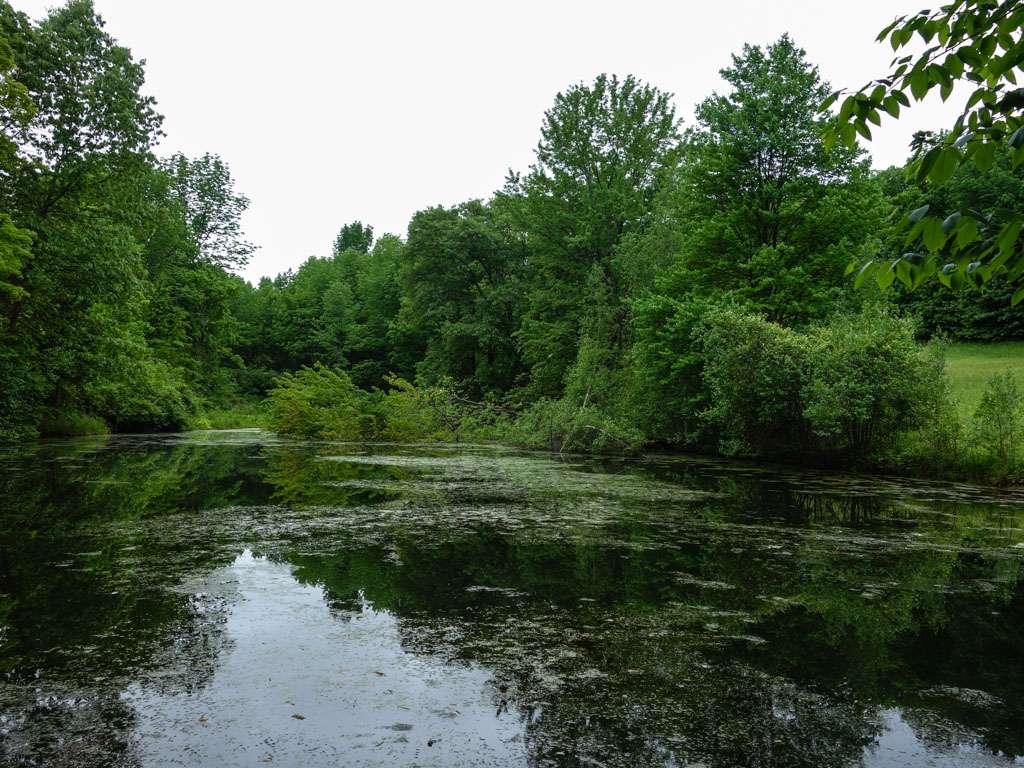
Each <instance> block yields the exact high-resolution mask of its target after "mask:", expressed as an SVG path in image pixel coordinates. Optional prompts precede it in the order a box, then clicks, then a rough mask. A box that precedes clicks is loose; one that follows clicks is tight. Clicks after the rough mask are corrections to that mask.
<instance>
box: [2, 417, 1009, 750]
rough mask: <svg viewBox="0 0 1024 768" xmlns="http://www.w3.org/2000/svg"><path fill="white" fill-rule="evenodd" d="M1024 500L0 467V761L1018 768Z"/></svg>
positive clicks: (302, 458) (461, 468)
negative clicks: (1001, 767)
mask: <svg viewBox="0 0 1024 768" xmlns="http://www.w3.org/2000/svg"><path fill="white" fill-rule="evenodd" d="M1022 565H1024V495H1020V494H1013V493H999V492H995V491H989V490H984V489H978V488H973V487H969V486H957V485H951V484H936V483H924V482H896V481H893V480H882V479H870V478H856V477H844V476H829V475H824V474H802V473H798V472H794V471H787V470H779V469H771V468H764V467H761V468H758V467H753V466H746V465H740V464H730V463H721V462H712V461H704V460H697V459H687V458H679V457H649V458H647V459H643V460H628V461H627V460H619V461H610V460H597V459H584V458H579V457H566V456H561V457H559V456H551V455H546V454H530V453H522V452H516V451H511V450H508V449H501V448H493V447H481V446H394V445H391V446H386V445H376V446H360V445H346V444H329V443H293V442H287V441H281V440H277V439H275V438H273V437H271V436H268V435H266V434H263V433H259V432H246V431H237V432H220V433H198V434H194V435H185V436H167V437H109V438H98V439H88V440H74V441H60V442H47V443H40V444H37V445H32V446H18V447H16V448H8V449H4V450H3V451H0V764H4V765H14V766H22V765H24V766H35V765H47V766H84V767H85V768H90V767H91V766H217V767H218V768H219V767H220V766H258V765H286V766H339V765H359V766H449V765H457V766H463V765H465V766H516V765H522V766H597V767H598V768H600V767H601V766H607V767H611V766H705V767H707V766H723V767H725V766H815V767H820V766H859V765H864V766H872V767H875V766H885V767H889V766H893V767H894V766H968V767H971V766H1005V765H1024V571H1022Z"/></svg>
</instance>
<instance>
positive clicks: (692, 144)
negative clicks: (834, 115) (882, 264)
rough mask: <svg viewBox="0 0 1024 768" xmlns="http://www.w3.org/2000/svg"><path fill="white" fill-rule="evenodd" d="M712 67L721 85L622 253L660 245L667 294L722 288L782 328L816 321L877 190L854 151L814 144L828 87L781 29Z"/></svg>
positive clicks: (870, 225) (880, 211)
mask: <svg viewBox="0 0 1024 768" xmlns="http://www.w3.org/2000/svg"><path fill="white" fill-rule="evenodd" d="M721 74H722V78H723V79H724V80H725V81H726V82H727V83H728V84H729V85H730V90H729V91H728V92H727V93H721V94H720V93H715V94H712V95H711V96H710V97H708V98H707V99H705V100H704V101H703V102H701V103H700V104H699V105H698V107H697V110H696V117H697V124H696V126H695V127H694V128H692V129H690V130H689V131H687V133H686V137H685V142H686V145H685V155H684V161H683V163H682V165H681V168H680V170H679V172H678V173H677V175H676V178H675V180H674V183H673V185H672V186H671V187H670V188H669V189H668V190H667V191H666V193H665V194H664V195H663V197H662V199H661V200H660V201H659V206H658V214H657V215H656V216H655V217H654V219H655V222H654V223H653V224H652V226H651V227H650V228H649V229H650V234H649V236H648V237H647V238H646V239H645V240H640V241H638V242H636V243H633V244H631V245H632V249H633V250H634V251H636V250H639V251H640V254H639V255H637V254H636V253H634V254H633V256H634V258H639V257H641V256H642V257H643V258H644V259H645V260H646V262H645V263H650V260H651V259H652V258H654V257H653V256H652V255H651V254H650V253H645V251H647V250H653V251H655V252H658V251H662V252H663V254H664V255H663V256H662V257H660V258H657V259H654V263H657V264H658V265H659V266H660V267H661V268H662V269H666V268H668V271H669V273H670V275H671V277H670V279H667V278H663V282H666V283H668V282H673V283H674V285H672V286H671V292H673V293H675V294H685V293H694V292H697V293H704V294H708V293H722V292H729V293H732V294H734V295H736V296H737V297H739V298H741V299H742V300H744V301H745V302H748V303H750V304H752V305H753V306H754V307H755V308H756V309H758V310H760V311H762V312H764V313H766V314H767V315H768V316H769V317H770V318H771V319H773V320H777V321H780V322H784V323H787V324H800V323H803V322H806V321H808V320H810V319H813V318H819V317H822V316H823V315H824V314H826V313H827V312H829V311H831V309H832V308H833V306H834V303H835V302H836V301H837V300H838V298H839V296H840V294H841V293H842V292H843V287H844V286H843V283H844V281H843V271H844V269H845V267H846V266H847V264H848V263H849V261H850V259H851V258H853V256H854V255H859V254H860V253H861V249H863V248H864V247H868V248H870V247H871V246H872V243H873V242H875V233H876V232H877V231H878V229H879V228H880V226H881V222H882V221H883V220H884V217H885V215H886V213H887V211H888V209H887V207H886V204H885V201H884V200H883V198H882V195H881V190H880V188H879V187H878V185H877V184H876V183H875V182H874V181H873V179H872V177H871V173H870V170H869V168H868V165H867V162H866V161H865V160H863V159H860V158H861V155H862V153H860V152H859V151H857V150H856V149H847V148H845V147H838V148H832V149H827V148H826V147H825V146H824V142H823V140H822V138H821V131H822V129H823V126H824V123H825V121H824V119H823V118H821V117H820V116H819V115H818V114H817V108H818V104H819V103H820V101H821V99H822V98H824V96H825V95H826V94H827V93H828V84H827V83H824V82H822V80H821V77H820V75H819V73H818V69H817V67H815V66H813V65H811V64H810V63H808V61H807V59H806V55H805V53H804V51H803V50H802V49H800V48H798V47H797V46H796V45H795V44H794V43H793V41H792V40H791V39H790V38H789V37H788V36H787V35H784V36H783V37H782V38H780V39H779V40H778V41H777V42H775V43H773V44H771V45H769V46H767V47H766V48H762V47H759V46H750V45H746V46H744V47H743V50H742V52H741V53H740V54H738V55H735V56H733V60H732V65H731V66H729V67H726V68H725V69H723V70H722V71H721ZM666 228H668V229H669V230H671V231H670V233H669V235H670V236H669V237H666V236H665V234H666V233H665V230H666ZM666 249H668V253H664V251H665V250H666ZM667 287H668V286H667V285H666V288H667Z"/></svg>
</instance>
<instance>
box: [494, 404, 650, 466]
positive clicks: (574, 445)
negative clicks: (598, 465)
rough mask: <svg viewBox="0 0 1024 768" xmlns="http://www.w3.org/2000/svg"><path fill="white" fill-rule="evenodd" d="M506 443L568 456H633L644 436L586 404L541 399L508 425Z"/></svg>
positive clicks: (630, 426)
mask: <svg viewBox="0 0 1024 768" xmlns="http://www.w3.org/2000/svg"><path fill="white" fill-rule="evenodd" d="M504 437H505V439H507V440H509V441H511V442H513V443H516V444H517V445H522V446H525V447H527V448H536V449H539V450H550V451H558V452H563V451H566V452H569V453H635V452H636V451H638V450H639V449H640V447H641V446H642V445H643V442H644V436H643V434H642V433H641V432H640V431H639V430H637V429H636V428H635V427H633V426H632V425H630V424H626V423H624V422H623V421H622V420H621V419H616V418H615V417H613V416H611V415H609V414H607V413H605V412H604V411H602V410H600V409H599V408H596V407H594V406H591V405H589V404H583V405H576V404H575V403H573V402H571V401H569V400H567V399H562V400H550V399H547V398H544V399H541V400H538V401H536V402H535V403H533V405H531V406H530V407H529V408H527V409H526V410H525V411H524V412H523V413H522V414H521V415H520V417H519V418H518V419H517V420H516V421H514V422H512V423H511V425H510V427H509V429H508V432H507V434H506V435H504Z"/></svg>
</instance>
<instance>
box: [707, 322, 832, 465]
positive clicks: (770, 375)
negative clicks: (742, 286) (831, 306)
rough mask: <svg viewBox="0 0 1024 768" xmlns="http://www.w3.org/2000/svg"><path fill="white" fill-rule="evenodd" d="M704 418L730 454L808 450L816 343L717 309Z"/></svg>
mask: <svg viewBox="0 0 1024 768" xmlns="http://www.w3.org/2000/svg"><path fill="white" fill-rule="evenodd" d="M701 340H702V342H703V348H704V373H703V376H704V382H705V384H706V385H707V388H708V400H709V407H708V408H707V409H706V410H705V411H704V417H705V418H706V419H707V420H708V421H709V422H711V423H712V424H713V425H714V426H715V427H716V428H717V430H718V432H719V435H720V450H721V451H722V452H723V453H725V454H726V455H739V454H750V453H753V454H758V455H762V456H774V455H783V456H785V455H791V454H795V453H800V452H803V451H805V450H806V449H807V448H808V447H809V443H810V431H809V429H808V426H807V422H806V420H805V419H804V415H803V410H804V405H803V391H804V388H805V386H806V385H807V383H808V380H809V376H810V371H811V360H812V357H813V353H814V350H813V348H812V344H813V341H814V340H813V339H810V338H808V337H807V336H805V335H801V334H799V333H797V332H796V331H793V330H790V329H789V328H783V327H782V326H780V325H777V324H775V323H771V322H769V321H767V320H765V319H764V318H763V317H761V316H759V315H754V314H750V313H748V312H744V311H743V310H740V309H736V308H725V309H718V310H714V311H713V312H711V313H709V314H708V316H707V317H706V319H705V321H704V323H703V327H702V329H701Z"/></svg>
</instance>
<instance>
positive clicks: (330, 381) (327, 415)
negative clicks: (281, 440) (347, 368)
mask: <svg viewBox="0 0 1024 768" xmlns="http://www.w3.org/2000/svg"><path fill="white" fill-rule="evenodd" d="M267 421H268V425H269V426H270V428H271V429H272V430H274V431H275V432H278V433H280V434H282V435H288V436H290V437H312V438H325V439H333V440H363V439H367V438H369V437H371V436H373V435H374V433H375V432H376V424H375V418H374V414H373V408H372V403H371V401H370V396H369V393H367V392H364V391H362V390H360V389H359V388H358V387H356V386H355V385H354V384H353V383H352V379H350V378H349V376H348V375H347V374H346V373H344V372H343V371H339V370H335V369H332V368H328V367H327V366H324V365H321V364H319V363H317V364H316V365H314V366H313V367H312V368H307V367H303V368H301V369H299V370H298V371H296V372H295V373H283V374H281V375H280V376H279V377H277V379H275V381H274V387H273V389H271V390H270V392H269V394H268V396H267Z"/></svg>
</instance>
